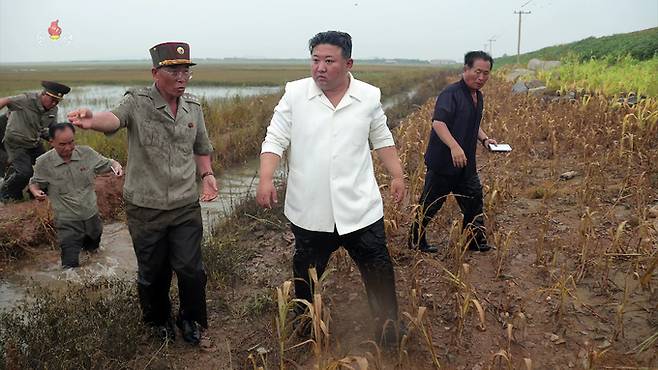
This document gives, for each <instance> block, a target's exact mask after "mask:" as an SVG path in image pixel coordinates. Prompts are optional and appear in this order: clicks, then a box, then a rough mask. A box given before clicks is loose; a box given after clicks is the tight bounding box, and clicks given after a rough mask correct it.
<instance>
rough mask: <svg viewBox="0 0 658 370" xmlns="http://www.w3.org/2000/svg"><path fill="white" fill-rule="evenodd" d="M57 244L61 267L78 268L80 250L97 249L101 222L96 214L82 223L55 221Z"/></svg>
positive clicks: (101, 227) (101, 229)
mask: <svg viewBox="0 0 658 370" xmlns="http://www.w3.org/2000/svg"><path fill="white" fill-rule="evenodd" d="M55 230H56V231H57V242H58V243H59V247H60V248H61V250H62V251H61V252H62V266H64V267H78V266H80V250H87V251H94V250H96V249H98V246H99V245H100V242H101V235H102V234H103V221H101V218H100V216H99V215H98V214H96V215H94V216H93V217H92V218H90V219H88V220H84V221H66V220H61V221H60V220H56V221H55Z"/></svg>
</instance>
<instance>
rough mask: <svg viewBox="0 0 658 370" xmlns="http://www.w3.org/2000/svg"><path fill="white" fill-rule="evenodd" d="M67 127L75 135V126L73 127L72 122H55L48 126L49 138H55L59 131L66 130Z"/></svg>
mask: <svg viewBox="0 0 658 370" xmlns="http://www.w3.org/2000/svg"><path fill="white" fill-rule="evenodd" d="M67 127H68V128H70V129H71V131H73V133H75V126H73V124H71V122H55V123H51V124H50V125H48V136H49V137H50V140H53V139H54V138H55V134H56V133H57V131H62V130H65V129H66V128H67Z"/></svg>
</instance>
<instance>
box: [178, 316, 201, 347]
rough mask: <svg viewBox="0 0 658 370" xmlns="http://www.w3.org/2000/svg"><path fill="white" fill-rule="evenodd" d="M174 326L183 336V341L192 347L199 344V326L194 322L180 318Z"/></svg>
mask: <svg viewBox="0 0 658 370" xmlns="http://www.w3.org/2000/svg"><path fill="white" fill-rule="evenodd" d="M176 326H178V328H179V329H180V330H181V332H182V334H183V340H184V341H186V342H187V343H190V344H192V345H195V346H196V345H198V344H199V342H201V332H200V330H199V324H197V323H196V321H192V320H184V319H181V318H180V317H179V318H178V320H176Z"/></svg>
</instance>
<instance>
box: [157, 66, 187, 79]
mask: <svg viewBox="0 0 658 370" xmlns="http://www.w3.org/2000/svg"><path fill="white" fill-rule="evenodd" d="M160 70H161V71H163V72H166V73H167V74H168V75H169V76H171V77H173V78H182V79H183V80H191V79H192V71H190V70H189V69H188V70H178V71H177V70H174V69H170V68H167V67H163V68H160Z"/></svg>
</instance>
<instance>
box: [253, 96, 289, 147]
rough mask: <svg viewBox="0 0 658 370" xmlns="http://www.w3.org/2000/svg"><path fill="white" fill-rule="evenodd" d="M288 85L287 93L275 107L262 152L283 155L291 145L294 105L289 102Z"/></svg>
mask: <svg viewBox="0 0 658 370" xmlns="http://www.w3.org/2000/svg"><path fill="white" fill-rule="evenodd" d="M288 94H289V92H288V85H286V93H284V94H283V97H282V98H281V100H280V101H279V104H277V106H276V107H275V108H274V115H273V116H272V120H271V121H270V125H269V126H268V127H267V134H266V135H265V140H264V141H263V145H262V147H261V153H274V154H276V155H278V156H279V157H281V156H282V155H283V152H284V151H285V150H286V149H287V148H288V146H289V145H290V130H291V127H292V107H291V105H290V104H289V102H288V99H289V96H288Z"/></svg>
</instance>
